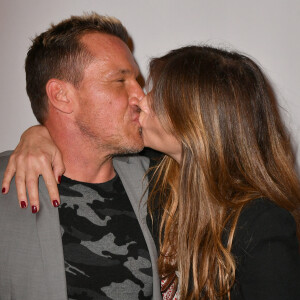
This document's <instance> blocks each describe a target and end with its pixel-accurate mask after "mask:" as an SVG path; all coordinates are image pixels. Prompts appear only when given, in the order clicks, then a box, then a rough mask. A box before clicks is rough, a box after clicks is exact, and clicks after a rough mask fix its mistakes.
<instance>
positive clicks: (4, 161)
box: [0, 150, 13, 180]
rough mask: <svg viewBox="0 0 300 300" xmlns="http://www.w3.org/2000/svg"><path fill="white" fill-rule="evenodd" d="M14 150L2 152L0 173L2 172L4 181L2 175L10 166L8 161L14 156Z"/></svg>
mask: <svg viewBox="0 0 300 300" xmlns="http://www.w3.org/2000/svg"><path fill="white" fill-rule="evenodd" d="M12 152H13V151H12V150H8V151H4V152H0V172H1V180H2V176H3V175H2V174H3V173H4V171H5V169H6V166H7V164H8V160H9V158H10V155H11V154H12Z"/></svg>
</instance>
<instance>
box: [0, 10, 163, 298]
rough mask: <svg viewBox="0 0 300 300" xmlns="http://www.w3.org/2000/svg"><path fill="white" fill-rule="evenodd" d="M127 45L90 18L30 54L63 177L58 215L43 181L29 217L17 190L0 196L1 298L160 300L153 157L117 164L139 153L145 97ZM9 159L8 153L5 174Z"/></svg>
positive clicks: (69, 24) (105, 22) (120, 31)
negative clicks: (151, 221) (150, 188)
mask: <svg viewBox="0 0 300 300" xmlns="http://www.w3.org/2000/svg"><path fill="white" fill-rule="evenodd" d="M127 40H128V35H127V32H126V29H125V28H124V27H123V26H122V24H121V23H120V22H119V21H118V20H116V19H114V18H109V17H101V16H99V15H97V14H91V15H86V16H83V17H71V18H70V19H67V20H64V21H62V22H61V23H59V24H57V25H55V26H52V27H51V28H50V29H48V30H47V31H46V32H44V33H42V34H41V35H39V36H38V37H36V38H35V39H34V41H33V44H32V46H31V48H30V50H29V51H28V54H27V58H26V64H25V69H26V83H27V85H26V87H27V93H28V95H29V98H30V101H31V106H32V109H33V112H34V114H35V116H36V118H37V119H38V121H39V122H40V123H41V124H43V125H45V126H46V128H47V129H48V131H49V133H50V135H51V137H52V138H53V140H54V141H55V143H56V145H57V146H58V148H59V149H60V151H61V153H62V156H63V160H64V164H65V167H66V170H65V173H64V175H65V177H63V178H62V182H61V184H60V186H59V190H60V198H61V205H60V207H59V210H55V209H53V207H52V206H51V204H50V203H49V201H48V196H47V194H48V193H47V192H46V185H45V183H44V182H43V181H42V180H40V183H39V195H40V207H38V205H32V206H31V210H32V212H33V213H34V215H33V216H32V214H31V213H30V212H29V210H28V209H27V210H25V212H24V211H22V212H21V210H19V208H18V206H17V201H16V200H14V199H16V198H17V196H19V199H20V201H21V202H20V203H21V207H23V208H25V207H26V206H28V203H27V198H26V195H24V194H25V193H24V194H22V193H20V191H18V193H19V194H18V195H17V191H16V189H15V185H14V184H13V185H12V187H11V188H10V190H9V192H8V193H7V195H1V196H0V197H1V199H0V205H1V206H2V207H1V209H0V227H1V232H0V298H1V299H22V300H23V299H31V300H32V299H33V300H34V299H56V300H57V299H161V295H160V288H159V278H158V274H157V266H156V259H157V253H156V249H155V245H154V242H153V239H152V237H151V234H150V232H149V230H148V227H147V225H146V215H147V207H146V199H147V193H144V192H145V190H146V187H147V182H146V180H143V177H144V174H145V171H146V170H147V168H148V165H149V162H148V159H146V158H144V157H138V156H128V157H120V158H114V159H112V156H115V155H116V154H128V153H136V152H139V151H140V150H142V149H143V141H142V138H141V134H140V125H139V121H138V117H139V111H138V108H137V103H138V101H139V100H140V99H141V98H142V97H143V96H144V93H143V91H142V89H141V87H140V86H139V84H138V82H137V81H136V78H137V77H138V75H139V70H138V67H137V65H136V63H135V61H134V58H133V56H132V54H131V52H130V50H129V48H128V46H127ZM8 159H9V155H7V154H6V153H4V154H2V156H1V162H0V166H1V170H0V171H1V176H2V177H3V172H4V169H5V167H6V165H7V161H8ZM20 178H21V177H20V176H18V174H16V183H17V184H20V182H18V181H20ZM28 180H29V181H30V179H28ZM45 181H46V183H47V178H46V179H45ZM28 186H30V182H29V185H28ZM31 187H32V189H30V188H29V189H28V193H29V196H30V193H33V191H34V188H35V187H34V185H32V186H31ZM5 192H7V191H4V193H5ZM51 200H52V202H53V205H54V206H58V201H57V199H51ZM37 211H39V214H35V213H36V212H37Z"/></svg>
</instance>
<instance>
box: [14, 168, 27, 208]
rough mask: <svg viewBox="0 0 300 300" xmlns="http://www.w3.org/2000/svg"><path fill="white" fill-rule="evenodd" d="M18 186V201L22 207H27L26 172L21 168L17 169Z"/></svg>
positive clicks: (16, 179)
mask: <svg viewBox="0 0 300 300" xmlns="http://www.w3.org/2000/svg"><path fill="white" fill-rule="evenodd" d="M15 182H16V188H17V195H18V201H19V205H20V207H21V208H26V207H27V206H28V201H27V195H26V187H25V173H24V172H22V171H21V170H19V171H17V173H16V176H15Z"/></svg>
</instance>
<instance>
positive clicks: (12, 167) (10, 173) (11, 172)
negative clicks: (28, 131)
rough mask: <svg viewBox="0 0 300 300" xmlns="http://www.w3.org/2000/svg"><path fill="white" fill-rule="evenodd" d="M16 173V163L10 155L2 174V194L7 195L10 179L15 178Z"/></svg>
mask: <svg viewBox="0 0 300 300" xmlns="http://www.w3.org/2000/svg"><path fill="white" fill-rule="evenodd" d="M15 173H16V161H15V156H14V155H11V156H10V158H9V161H8V164H7V167H6V170H5V172H4V176H3V180H2V193H3V194H7V193H8V191H9V188H10V183H11V180H12V178H13V177H14V176H15Z"/></svg>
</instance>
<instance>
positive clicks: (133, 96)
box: [129, 83, 145, 106]
mask: <svg viewBox="0 0 300 300" xmlns="http://www.w3.org/2000/svg"><path fill="white" fill-rule="evenodd" d="M144 97H145V93H144V91H143V89H142V88H141V86H140V85H139V84H138V83H136V85H135V86H134V88H133V89H132V91H131V93H130V95H129V103H130V104H131V105H137V106H139V102H140V101H141V100H142V99H143V98H144Z"/></svg>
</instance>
